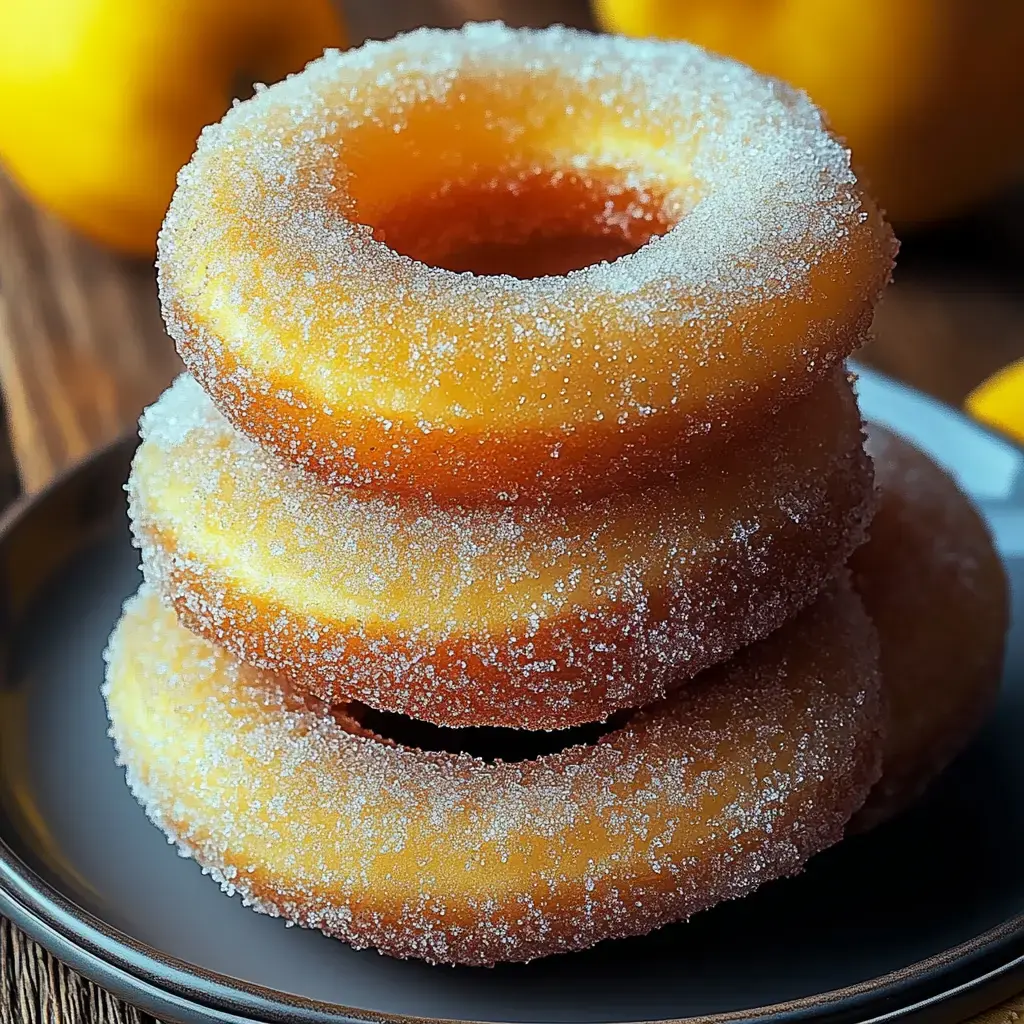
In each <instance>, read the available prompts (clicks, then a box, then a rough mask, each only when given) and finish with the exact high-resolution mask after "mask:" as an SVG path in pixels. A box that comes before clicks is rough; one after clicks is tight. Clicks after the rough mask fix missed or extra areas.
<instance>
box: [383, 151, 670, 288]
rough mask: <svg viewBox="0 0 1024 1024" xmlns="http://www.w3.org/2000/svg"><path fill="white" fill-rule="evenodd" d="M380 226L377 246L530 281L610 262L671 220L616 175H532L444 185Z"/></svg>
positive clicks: (656, 202) (654, 198)
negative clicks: (615, 176) (380, 244)
mask: <svg viewBox="0 0 1024 1024" xmlns="http://www.w3.org/2000/svg"><path fill="white" fill-rule="evenodd" d="M373 227H374V237H375V238H376V239H377V240H378V241H381V242H384V243H385V244H386V245H388V246H389V247H390V248H392V249H393V250H394V251H395V252H398V253H401V254H402V255H403V256H409V257H411V258H412V259H416V260H419V261H420V262H421V263H426V264H427V265H429V266H432V267H440V268H443V269H445V270H454V271H458V272H466V271H468V272H470V273H473V274H478V275H484V274H487V275H493V274H508V275H510V276H512V277H517V278H520V279H522V280H528V279H530V278H534V277H545V276H552V277H555V276H562V275H565V274H568V273H570V272H571V271H573V270H582V269H583V268H584V267H588V266H592V265H593V264H595V263H601V262H609V263H610V262H612V261H613V260H616V259H618V258H619V257H620V256H626V255H628V254H629V253H633V252H636V251H637V250H638V249H640V248H641V247H642V246H644V245H646V244H647V242H649V241H650V240H651V238H653V237H654V236H656V235H663V234H665V232H666V231H668V230H669V229H670V228H671V227H672V220H671V218H670V215H669V212H668V210H667V209H666V204H665V202H664V200H663V199H661V198H660V197H659V195H658V193H656V192H652V191H649V190H647V189H644V188H643V187H641V186H631V185H629V184H626V183H624V182H622V181H616V180H615V178H614V176H612V175H607V176H603V177H594V176H588V175H582V174H577V173H563V172H561V171H554V172H551V173H544V172H541V171H534V172H523V173H521V174H518V175H495V176H494V177H491V178H487V179H483V180H481V181H479V182H476V183H454V184H453V183H448V184H445V185H444V186H442V188H440V189H438V190H436V191H435V192H433V193H432V194H431V195H430V196H428V197H425V198H424V199H422V200H412V201H409V200H407V201H405V202H403V203H402V204H400V205H398V206H396V207H395V208H394V209H392V210H389V211H387V212H386V213H385V214H384V216H383V217H382V218H381V219H380V220H379V221H378V223H377V224H375V225H374V226H373Z"/></svg>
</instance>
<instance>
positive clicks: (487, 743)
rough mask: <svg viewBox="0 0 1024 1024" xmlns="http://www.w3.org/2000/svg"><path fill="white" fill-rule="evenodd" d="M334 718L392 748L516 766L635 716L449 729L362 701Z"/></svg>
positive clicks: (338, 709) (342, 707) (592, 738)
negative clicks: (562, 725)
mask: <svg viewBox="0 0 1024 1024" xmlns="http://www.w3.org/2000/svg"><path fill="white" fill-rule="evenodd" d="M331 713H332V715H333V717H334V719H335V721H337V722H338V723H339V724H340V725H341V726H342V727H343V728H346V729H348V731H350V732H353V733H358V734H360V735H362V736H366V737H368V738H370V739H374V740H377V741H378V742H380V743H385V744H387V745H389V746H397V747H406V748H407V749H410V750H420V751H432V752H434V753H448V754H468V755H469V756H470V757H477V758H479V759H480V760H481V761H486V762H487V763H489V764H493V763H495V762H497V761H501V762H504V763H505V764H515V763H517V762H520V761H533V760H535V759H536V758H538V757H544V756H546V755H548V754H557V753H558V752H559V751H562V750H568V749H569V748H570V747H576V746H589V745H590V744H592V743H596V742H597V741H598V740H599V739H600V738H601V737H602V736H605V735H607V734H608V733H610V732H614V731H615V730H616V729H619V728H621V727H622V726H623V725H624V724H625V723H626V722H627V721H628V719H629V717H630V715H631V714H632V711H630V710H623V711H618V712H616V713H615V714H614V715H612V716H611V717H610V718H609V719H608V720H607V721H606V722H591V723H588V724H586V725H577V726H573V727H572V728H569V729H508V728H502V727H498V726H467V727H464V728H450V727H447V726H442V725H434V724H432V723H430V722H421V721H419V720H418V719H415V718H410V717H408V716H407V715H401V714H397V713H396V712H393V711H377V710H376V709H375V708H371V707H369V706H368V705H366V704H362V703H360V702H359V701H352V702H351V703H348V704H338V705H335V706H334V707H333V708H332V709H331Z"/></svg>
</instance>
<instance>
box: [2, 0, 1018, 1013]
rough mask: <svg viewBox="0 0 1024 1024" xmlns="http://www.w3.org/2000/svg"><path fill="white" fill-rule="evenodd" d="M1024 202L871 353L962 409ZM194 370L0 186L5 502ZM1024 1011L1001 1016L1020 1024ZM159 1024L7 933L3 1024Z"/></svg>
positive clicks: (961, 242) (929, 238)
mask: <svg viewBox="0 0 1024 1024" xmlns="http://www.w3.org/2000/svg"><path fill="white" fill-rule="evenodd" d="M346 13H347V19H348V23H349V27H350V30H351V33H352V37H353V39H356V40H358V39H360V38H362V37H364V36H375V37H386V36H389V35H392V34H393V33H394V32H396V31H398V30H400V29H403V28H409V27H412V26H414V25H416V24H433V25H458V24H460V23H461V22H463V21H465V20H469V19H476V20H484V19H493V18H501V17H504V18H505V19H506V20H507V21H509V22H510V23H514V24H537V25H541V24H545V23H548V22H551V21H561V22H564V23H567V24H574V25H582V26H586V25H588V24H589V17H588V13H587V9H586V6H585V3H583V2H580V0H565V2H547V0H447V2H445V0H435V2H430V3H427V2H414V0H406V2H401V3H400V2H392V3H380V2H377V3H372V2H366V0H363V2H361V3H350V4H348V5H347V11H346ZM1022 267H1024V194H1022V196H1020V197H1015V198H1009V199H1004V200H1002V201H1001V202H999V203H997V204H995V205H993V206H992V207H990V208H988V209H987V210H983V211H980V212H979V213H977V214H976V215H974V216H972V217H971V218H969V219H966V220H963V221H961V222H958V223H956V224H953V225H947V226H944V227H942V228H940V229H932V230H931V231H929V232H926V233H918V234H917V235H914V236H912V237H910V238H908V239H906V240H905V246H904V252H903V255H902V257H901V261H900V270H899V272H898V275H897V284H896V285H895V286H894V287H893V288H892V289H891V290H890V295H889V297H888V298H887V300H886V303H885V306H884V308H883V309H882V310H881V311H880V313H879V316H878V321H877V334H878V336H877V339H876V340H875V341H874V342H873V343H872V345H871V346H870V348H869V349H868V350H867V352H866V353H865V357H866V358H867V359H868V360H869V361H870V362H872V363H873V364H874V365H876V366H878V367H880V368H881V369H884V370H886V371H888V372H889V373H892V374H894V375H895V376H897V377H900V378H902V379H904V380H906V381H908V382H910V383H912V384H914V385H916V386H918V387H920V388H923V389H924V390H926V391H929V392H931V393H933V394H935V395H938V396H940V397H942V398H944V399H946V400H947V401H951V402H959V401H960V400H961V399H962V398H963V397H964V395H965V394H966V393H967V392H968V391H969V390H970V389H971V388H972V387H973V386H974V385H975V384H976V383H978V382H979V381H981V380H982V379H983V378H984V377H986V376H987V375H988V374H989V373H991V372H992V371H993V370H995V369H997V368H998V367H1000V366H1002V365H1004V364H1006V363H1008V362H1010V361H1011V360H1013V359H1015V358H1019V357H1020V356H1022V355H1024V293H1022V291H1021V285H1020V283H1019V275H1020V271H1021V268H1022ZM179 369H180V364H179V362H178V358H177V356H176V354H175V353H174V349H173V347H172V345H171V343H170V341H169V340H168V339H167V336H166V335H165V333H164V330H163V325H162V323H161V320H160V316H159V310H158V307H157V297H156V287H155V283H154V275H153V268H152V266H151V265H149V264H148V263H142V262H131V261H127V260H124V259H121V258H119V257H117V256H115V255H112V254H111V253H109V252H106V251H103V250H101V249H99V248H97V247H95V246H93V245H91V244H90V243H89V242H87V241H85V240H83V239H81V238H78V237H75V236H73V235H71V234H70V233H68V232H67V231H66V230H65V229H64V228H62V227H61V226H60V225H58V224H57V223H56V222H55V221H53V220H52V219H51V218H49V217H47V216H46V215H44V214H42V213H40V212H38V211H36V210H35V209H33V208H32V207H31V206H30V205H29V204H28V203H27V202H26V201H25V200H24V199H23V198H22V197H21V196H20V195H19V194H18V193H17V192H16V191H15V189H14V188H13V187H12V186H11V185H10V183H9V182H8V181H7V180H6V179H4V178H3V177H2V175H0V386H2V390H3V401H4V406H5V412H6V423H7V433H6V436H4V437H2V438H0V503H3V504H5V503H7V502H9V501H10V500H12V499H13V498H14V497H15V495H16V494H17V492H18V489H19V488H20V489H22V490H24V491H26V492H32V491H34V490H36V489H38V488H39V487H41V486H42V485H43V484H45V483H46V482H47V481H48V480H49V479H50V478H51V477H52V476H53V475H54V474H55V473H56V472H58V471H59V470H60V469H62V468H63V467H64V466H66V465H68V464H69V463H71V462H73V461H74V460H76V459H78V458H80V457H81V456H83V455H85V454H86V453H87V452H89V451H90V450H91V449H93V448H95V447H97V446H98V445H100V444H102V443H103V442H104V441H107V440H109V439H111V438H113V437H116V436H117V435H118V434H120V433H122V432H123V431H125V430H128V429H131V428H132V427H133V425H134V424H135V421H136V419H137V417H138V414H139V412H140V411H141V409H142V407H143V406H144V405H145V404H147V403H148V402H150V401H152V400H153V399H154V398H155V397H156V396H157V395H158V394H159V393H160V391H161V390H162V389H163V388H164V387H165V386H166V385H167V384H168V382H169V381H170V380H171V378H172V377H173V376H174V374H175V373H176V372H178V370H179ZM1021 1012H1024V997H1022V999H1021V1000H1019V1001H1017V1002H1016V1003H1015V1004H1014V1005H1012V1006H1011V1005H1008V1006H1006V1007H1003V1008H1001V1009H999V1010H997V1011H994V1013H993V1014H991V1015H989V1016H990V1019H991V1020H992V1021H993V1022H995V1021H1000V1022H1001V1021H1010V1020H1014V1021H1015V1020H1017V1016H1018V1013H1021ZM148 1019H149V1018H147V1017H146V1015H144V1014H140V1013H138V1011H136V1010H134V1009H132V1008H131V1007H127V1006H125V1005H124V1004H123V1003H121V1002H120V1001H118V1000H117V999H115V998H113V997H112V996H110V995H108V994H106V993H104V992H102V991H101V990H100V989H98V988H96V986H94V985H92V984H90V983H88V982H86V981H84V980H82V979H81V978H79V977H77V976H76V975H75V974H73V973H72V972H71V971H69V970H68V969H67V968H65V967H64V966H63V965H61V964H60V963H58V962H57V961H55V960H54V959H53V957H51V956H50V955H49V954H48V953H46V952H45V951H44V950H42V949H41V948H40V947H39V946H37V945H35V943H33V942H31V941H30V940H28V939H27V938H26V937H25V936H24V935H22V934H21V933H20V932H18V931H17V930H16V929H15V928H14V927H12V926H11V925H10V924H9V923H8V922H6V921H3V922H0V1022H3V1024H7V1022H11V1024H15V1022H17V1024H29V1022H32V1024H37V1022H43V1021H45V1022H60V1024H65V1022H66V1024H72V1022H74V1024H78V1022H82V1024H114V1022H117V1024H127V1022H140V1021H145V1020H148Z"/></svg>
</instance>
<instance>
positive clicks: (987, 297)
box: [0, 0, 1024, 499]
mask: <svg viewBox="0 0 1024 1024" xmlns="http://www.w3.org/2000/svg"><path fill="white" fill-rule="evenodd" d="M495 18H501V19H504V20H506V21H508V22H509V23H511V24H515V25H545V24H549V23H551V22H556V21H557V22H563V23H566V24H570V25H575V26H579V27H583V28H590V29H602V30H606V31H618V32H624V33H627V34H631V35H656V36H664V37H673V38H688V39H692V40H694V41H696V42H698V43H700V44H702V45H705V46H707V47H709V48H711V49H714V50H718V51H720V52H722V53H726V54H729V55H732V56H735V57H737V58H738V59H740V60H743V61H745V62H747V63H750V64H752V65H754V66H755V67H756V68H758V69H759V70H761V71H765V72H768V73H771V74H774V75H778V76H780V77H783V78H786V79H788V80H790V81H791V82H793V83H794V84H796V85H798V86H800V87H802V88H805V89H806V90H807V91H808V92H809V93H810V94H811V96H812V98H813V99H814V100H815V101H816V102H817V103H818V104H819V105H820V106H821V107H822V108H823V109H824V110H825V111H826V113H827V115H828V117H829V118H830V120H831V122H832V124H833V126H834V127H835V128H836V130H837V131H838V132H839V133H840V134H842V135H843V136H844V137H845V138H846V139H847V140H848V142H849V144H850V146H851V148H852V150H853V154H854V162H855V165H856V166H857V167H858V168H859V170H860V173H861V174H862V175H863V177H864V178H865V179H866V180H867V181H868V182H869V186H870V188H871V190H872V191H873V192H874V193H875V194H876V196H877V197H878V199H879V200H880V201H881V203H882V205H883V206H884V207H885V208H886V209H887V210H888V211H889V215H890V218H891V219H892V220H893V222H894V223H895V226H896V229H897V233H898V234H899V236H900V238H901V240H902V242H903V249H902V252H901V254H900V259H899V264H898V269H897V281H896V285H895V286H894V287H893V288H892V289H891V290H890V294H889V296H888V297H887V299H886V300H885V303H884V307H883V308H882V310H881V311H880V313H879V316H878V321H877V339H876V341H875V342H874V343H873V344H872V346H871V347H870V348H869V349H868V350H867V351H866V353H865V355H864V358H866V359H867V360H868V361H870V362H872V363H873V364H875V365H876V366H878V367H879V368H881V369H883V370H885V371H887V372H889V373H890V374H892V375H894V376H896V377H898V378H900V379H902V380H904V381H906V382H909V383H911V384H912V385H914V386H916V387H919V388H922V389H923V390H925V391H928V392H930V393H932V394H934V395H937V396H939V397H940V398H943V399H945V400H946V401H949V402H952V403H955V404H960V403H963V402H964V401H965V400H967V401H968V404H969V406H970V408H971V410H972V411H973V412H974V413H975V414H976V415H978V416H979V417H981V418H983V419H984V420H986V421H987V422H989V423H990V424H991V425H993V426H995V427H996V428H997V429H1000V430H1002V431H1006V432H1010V433H1014V432H1015V433H1017V435H1018V436H1020V437H1024V364H1021V363H1019V361H1020V360H1021V359H1022V357H1024V286H1022V269H1024V3H1021V2H1019V0H829V2H827V3H826V2H823V0H686V2H676V0H593V3H592V4H590V3H588V2H587V0H446V2H411V0H375V2H366V0H347V2H345V3H332V2H331V0H0V385H2V390H3V399H4V404H5V415H6V422H7V425H8V434H9V437H8V441H9V444H7V445H3V446H0V447H2V448H3V450H4V452H3V457H2V459H0V463H2V468H0V487H2V488H3V490H2V493H0V497H3V498H5V499H6V498H9V497H10V496H11V494H12V493H13V491H14V489H15V488H16V487H17V486H19V485H20V486H23V487H24V488H26V489H28V490H32V489H36V488H38V487H40V486H42V485H43V484H45V483H46V481H47V480H49V479H50V478H51V477H52V476H53V475H54V474H55V473H56V472H58V471H59V470H60V469H61V468H63V467H64V466H65V465H67V464H68V463H69V462H70V461H73V460H74V459H76V458H78V457H80V456H81V455H83V454H85V453H86V452H88V451H89V450H90V449H92V448H94V447H96V446H98V445H100V444H103V443H104V442H106V441H108V440H110V439H112V438H114V437H116V436H117V435H118V434H120V433H121V432H123V431H124V430H126V429H130V428H131V427H132V425H133V424H134V422H135V419H136V417H137V415H138V413H139V410H140V409H141V408H142V406H143V405H144V404H145V403H147V402H149V401H151V400H152V399H153V398H155V396H156V395H157V394H158V393H159V391H160V390H161V389H162V388H163V387H164V386H165V385H166V383H167V382H168V381H169V379H170V378H171V377H172V375H173V374H174V373H175V372H176V371H177V369H178V364H177V357H176V356H175V354H174V352H173V349H172V347H171V344H170V342H169V341H168V340H167V338H166V336H165V334H164V331H163V327H162V324H161V322H160V318H159V313H158V310H157V300H156V289H155V283H154V274H153V266H152V262H153V255H154V249H155V238H156V232H157V230H158V228H159V224H160V221H161V219H162V216H163V212H164V210H165V208H166V205H167V202H168V199H169V197H170V194H171V191H172V190H173V187H174V177H175V173H176V171H177V169H178V167H179V166H180V165H181V164H182V163H183V162H185V161H186V160H187V159H188V157H189V155H190V154H191V151H192V148H193V146H194V141H195V137H196V135H197V134H198V132H199V130H200V128H201V127H202V126H203V125H204V124H206V123H208V122H210V121H215V120H217V119H218V118H219V117H220V116H221V115H222V113H223V112H224V110H225V109H226V108H227V106H228V105H229V103H230V101H231V98H232V97H233V96H239V97H244V96H246V95H248V94H249V93H250V92H251V89H252V85H253V82H257V81H266V82H270V81H274V80H276V79H278V78H280V77H282V76H283V75H285V74H286V73H288V72H290V71H295V70H298V69H299V68H300V67H301V66H302V65H303V64H304V63H305V62H306V61H307V60H309V59H310V58H312V57H314V56H315V55H317V54H318V53H320V52H321V51H322V50H323V49H324V47H326V46H346V45H356V44H358V43H359V42H361V41H362V40H363V39H364V38H366V37H368V36H369V37H376V38H386V37H388V36H390V35H392V34H394V33H395V32H398V31H401V30H403V29H409V28H413V27H415V26H418V25H438V26H455V25H459V24H461V23H462V22H464V21H466V20H490V19H495ZM1015 363H1018V364H1019V365H1017V366H1016V368H1014V365H1013V364H1015ZM1007 367H1010V369H1009V370H1007V369H1005V368H1007ZM1001 370H1002V371H1003V373H1002V374H1001V376H999V377H997V378H996V382H995V383H991V384H988V385H987V386H984V387H983V388H982V390H981V391H976V389H977V388H978V387H979V385H981V384H982V382H983V381H986V380H987V379H989V378H991V377H992V375H993V374H996V373H997V372H998V371H1001Z"/></svg>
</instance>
